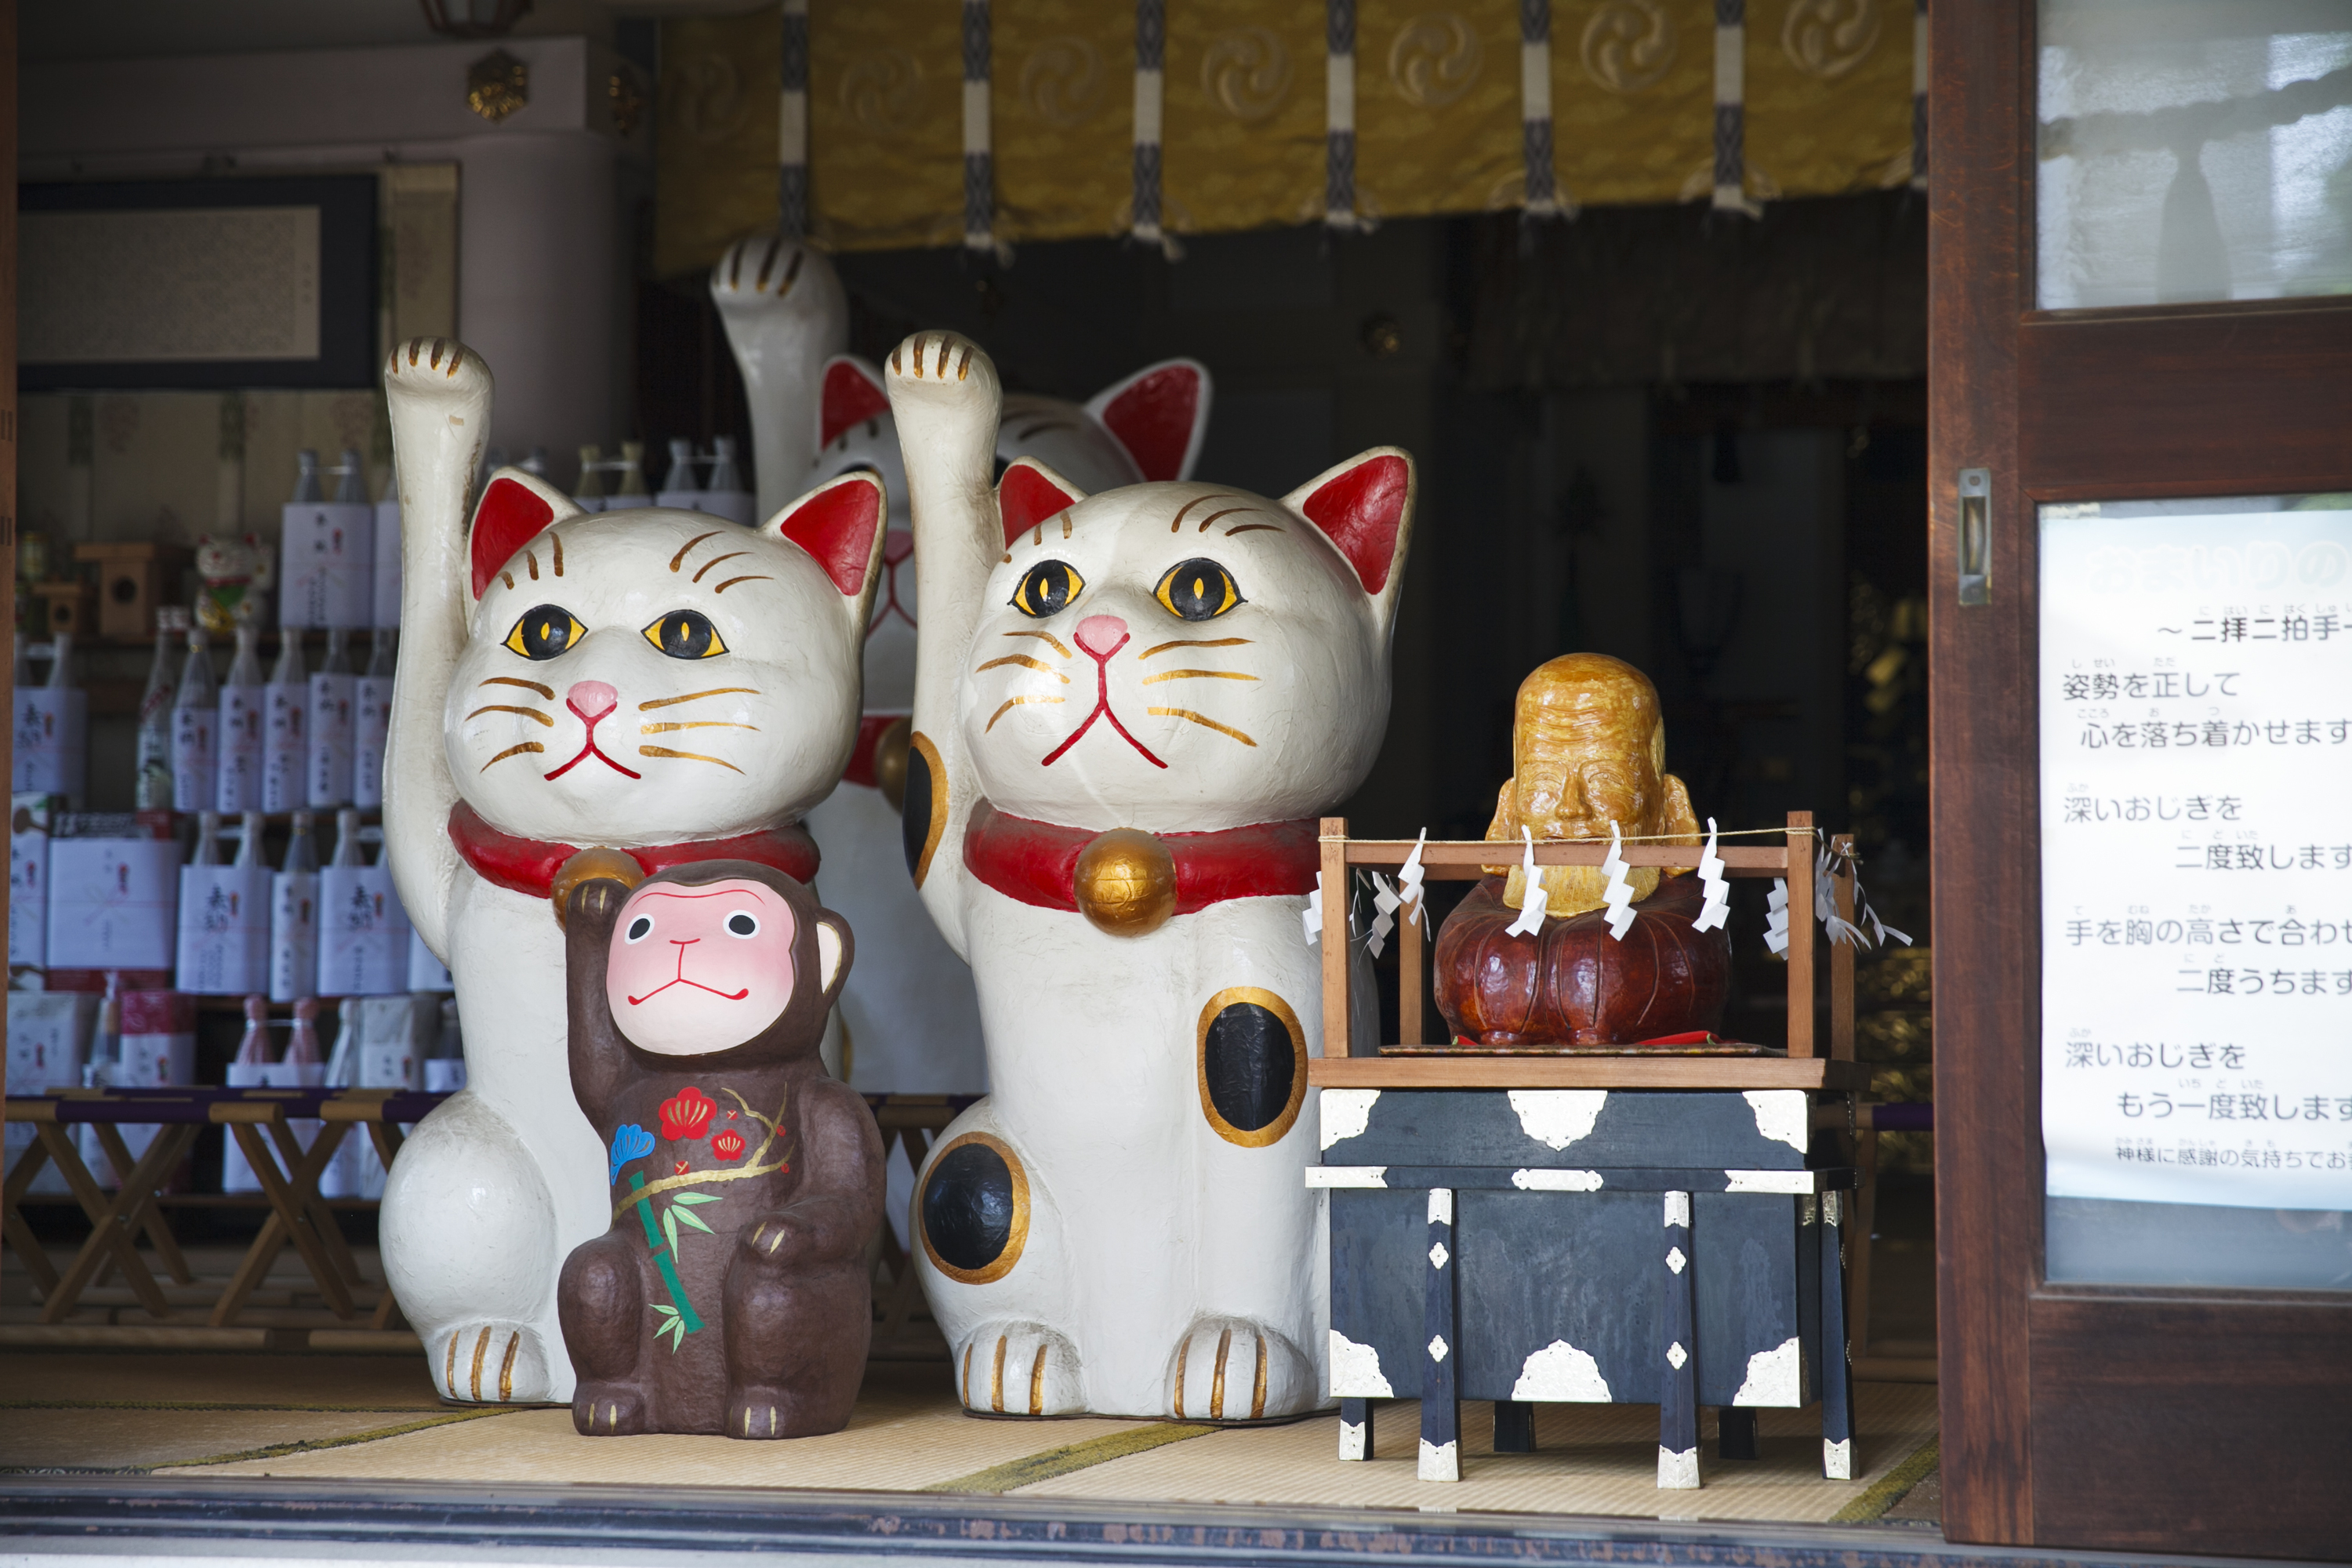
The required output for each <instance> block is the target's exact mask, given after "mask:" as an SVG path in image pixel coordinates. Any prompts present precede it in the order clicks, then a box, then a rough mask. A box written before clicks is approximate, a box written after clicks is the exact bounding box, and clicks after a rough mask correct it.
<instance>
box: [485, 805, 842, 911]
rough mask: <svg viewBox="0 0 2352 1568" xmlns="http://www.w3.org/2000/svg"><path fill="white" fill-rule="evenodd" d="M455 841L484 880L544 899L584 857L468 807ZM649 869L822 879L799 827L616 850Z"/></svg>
mask: <svg viewBox="0 0 2352 1568" xmlns="http://www.w3.org/2000/svg"><path fill="white" fill-rule="evenodd" d="M449 841H450V842H451V843H453V844H455V845H456V846H457V853H458V854H460V855H463V856H464V857H465V858H466V864H467V865H468V866H471V867H472V868H474V869H475V870H476V871H477V872H478V873H479V874H480V876H481V878H482V879H483V880H484V881H487V882H494V883H496V884H497V885H498V886H499V887H501V888H505V889H509V890H510V891H513V892H517V893H527V894H529V895H530V897H532V898H535V899H544V898H546V897H547V896H548V891H549V889H551V888H552V887H554V885H555V874H556V872H558V871H560V870H562V868H563V863H564V862H565V861H566V860H569V859H571V858H572V857H573V856H574V855H577V854H579V853H580V846H578V845H576V844H551V843H549V842H548V841H547V840H545V839H543V838H520V837H516V836H515V835H514V834H511V833H506V832H501V831H500V830H499V829H498V828H495V827H492V826H490V825H489V824H488V823H487V822H485V821H483V820H482V814H481V813H480V812H478V811H476V810H475V809H474V808H473V807H472V806H470V805H467V804H466V803H465V802H464V801H462V800H461V801H459V802H458V803H457V805H453V806H451V807H450V808H449ZM616 847H618V848H620V849H621V850H623V851H624V852H625V854H627V855H628V856H629V858H632V859H634V860H635V861H636V863H637V864H638V865H640V866H642V867H644V868H645V870H646V876H648V877H650V876H652V875H653V874H654V873H655V872H656V871H664V870H667V869H668V868H670V867H672V866H685V865H688V864H691V863H692V862H694V861H697V860H749V861H751V862H752V863H753V864H755V865H761V866H766V867H769V868H772V869H774V870H778V871H782V873H783V874H784V875H785V876H787V877H791V878H793V879H796V880H798V881H803V882H806V881H809V880H811V879H814V877H815V876H816V863H817V850H816V840H815V839H814V838H811V837H809V836H808V829H806V828H804V827H803V826H801V825H800V824H798V823H796V822H795V823H788V824H786V825H785V826H782V827H771V828H768V829H765V830H764V831H762V832H759V833H746V834H744V835H742V836H741V837H738V838H698V839H693V840H690V841H689V842H688V843H684V844H642V845H641V844H626V845H620V846H616Z"/></svg>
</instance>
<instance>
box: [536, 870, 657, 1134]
mask: <svg viewBox="0 0 2352 1568" xmlns="http://www.w3.org/2000/svg"><path fill="white" fill-rule="evenodd" d="M608 859H613V860H624V859H627V857H625V856H620V855H616V854H615V853H614V851H612V850H607V849H583V850H582V851H581V852H580V853H579V854H577V855H574V856H573V857H572V858H571V859H570V860H568V861H566V862H564V865H563V869H562V870H561V871H559V872H557V873H556V877H555V891H556V895H557V897H559V898H561V899H562V901H563V956H564V975H563V991H564V996H565V1000H566V1005H567V1008H568V1012H569V1020H568V1023H569V1026H568V1028H567V1030H566V1038H567V1039H568V1041H569V1048H570V1051H571V1058H572V1098H573V1099H575V1100H579V1102H580V1109H581V1110H582V1111H583V1113H584V1114H585V1115H586V1116H587V1118H588V1120H589V1121H592V1122H594V1123H596V1124H597V1126H598V1128H599V1131H600V1132H601V1130H602V1128H603V1125H604V1112H605V1110H606V1109H607V1108H608V1107H609V1106H610V1105H611V1104H612V1102H613V1096H614V1093H615V1092H616V1091H617V1090H618V1089H619V1088H620V1086H621V1080H622V1078H623V1076H624V1075H625V1070H626V1068H627V1064H628V1059H629V1047H628V1043H627V1042H626V1041H625V1040H624V1039H623V1038H622V1037H621V1031H620V1029H619V1027H618V1026H615V1025H614V1022H613V1009H612V1006H611V1005H610V1004H609V1003H607V1002H606V1001H605V999H604V968H605V965H606V963H608V962H609V961H610V959H611V955H612V948H613V925H614V921H618V920H619V919H620V915H621V906H622V904H623V903H625V902H626V901H627V900H628V897H629V889H630V888H631V887H633V886H635V883H636V882H639V881H642V880H644V879H645V873H644V872H643V871H642V870H639V869H638V868H637V865H636V863H635V861H634V860H631V861H629V863H628V866H627V868H626V870H625V871H624V870H623V869H622V868H619V867H617V866H614V865H608V864H606V863H605V862H606V861H607V860H608Z"/></svg>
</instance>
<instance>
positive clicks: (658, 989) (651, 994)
mask: <svg viewBox="0 0 2352 1568" xmlns="http://www.w3.org/2000/svg"><path fill="white" fill-rule="evenodd" d="M701 940H702V939H701V938H700V937H697V938H695V939H694V942H700V941H701ZM694 942H672V943H670V945H671V946H672V947H674V948H676V949H677V979H675V980H665V981H663V982H662V983H661V984H659V985H656V986H655V987H654V988H653V989H652V990H650V991H648V992H646V994H644V995H642V996H631V997H630V998H629V1005H630V1006H632V1007H635V1006H640V1005H643V1004H645V1003H647V1002H650V1001H652V1000H653V999H654V998H655V997H656V996H658V995H660V994H662V993H663V992H665V991H667V990H668V989H669V988H670V987H671V986H673V985H691V986H693V987H694V988H695V989H696V990H697V991H708V992H709V993H710V994H712V995H713V996H716V997H718V998H719V1000H720V1001H721V1002H740V1001H741V1000H743V998H744V997H746V996H749V995H750V994H751V987H750V986H749V985H746V986H745V987H743V989H742V990H740V991H738V992H736V993H735V994H733V995H731V996H730V995H729V994H727V993H726V992H724V991H721V990H719V988H718V987H717V986H715V985H705V984H703V983H702V982H701V981H699V980H688V978H687V977H686V950H687V949H688V948H689V947H692V946H693V945H694ZM727 1114H729V1115H730V1116H732V1115H734V1114H735V1113H734V1112H733V1111H731V1110H730V1111H729V1112H728V1113H727Z"/></svg>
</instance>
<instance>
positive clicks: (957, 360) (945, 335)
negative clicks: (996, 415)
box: [884, 332, 996, 404]
mask: <svg viewBox="0 0 2352 1568" xmlns="http://www.w3.org/2000/svg"><path fill="white" fill-rule="evenodd" d="M884 379H885V380H887V382H888V383H889V390H890V395H891V396H892V398H893V399H894V400H895V399H904V398H906V397H908V396H909V395H911V396H913V397H915V398H916V399H918V400H919V401H920V402H924V403H931V404H954V403H961V402H964V401H966V400H968V399H971V398H975V397H979V396H982V395H987V394H991V393H993V392H994V391H995V389H996V366H995V365H994V364H993V363H991V362H990V360H989V357H988V355H987V354H985V353H982V351H981V347H980V345H979V344H978V343H975V342H972V341H971V339H970V338H967V337H965V336H964V335H963V334H962V333H961V332H917V333H916V334H915V335H914V336H912V337H910V338H908V340H907V341H906V342H902V343H900V344H899V345H898V347H897V348H895V349H892V350H891V351H890V363H889V365H888V367H887V370H886V371H885V373H884Z"/></svg>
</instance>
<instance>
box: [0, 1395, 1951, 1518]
mask: <svg viewBox="0 0 2352 1568" xmlns="http://www.w3.org/2000/svg"><path fill="white" fill-rule="evenodd" d="M1854 1403H1855V1424H1856V1434H1857V1435H1856V1437H1855V1442H1854V1455H1855V1463H1856V1468H1857V1471H1858V1475H1857V1478H1856V1479H1854V1480H1853V1481H1825V1480H1823V1479H1822V1476H1821V1428H1820V1416H1819V1413H1818V1412H1817V1411H1763V1412H1759V1452H1760V1455H1761V1457H1760V1458H1759V1459H1757V1460H1754V1461H1724V1460H1718V1459H1716V1458H1713V1453H1714V1447H1715V1444H1714V1430H1713V1425H1714V1424H1713V1421H1712V1419H1711V1416H1710V1417H1709V1418H1707V1419H1706V1420H1705V1421H1704V1423H1703V1431H1704V1432H1705V1435H1706V1442H1705V1446H1704V1448H1703V1450H1702V1452H1703V1455H1704V1456H1705V1457H1704V1458H1703V1461H1702V1463H1703V1474H1704V1477H1705V1480H1706V1485H1705V1486H1704V1487H1703V1488H1702V1489H1699V1490H1697V1491H1695V1492H1693V1491H1681V1492H1662V1491H1660V1490H1658V1489H1657V1488H1656V1485H1655V1481H1656V1476H1657V1432H1658V1427H1657V1411H1656V1408H1655V1407H1654V1406H1650V1405H1613V1406H1612V1405H1538V1407H1537V1411H1536V1440H1537V1452H1535V1453H1533V1454H1499V1455H1498V1454H1496V1453H1495V1452H1494V1451H1493V1441H1492V1435H1493V1418H1492V1413H1491V1410H1490V1407H1488V1406H1486V1405H1481V1404H1475V1403H1474V1404H1465V1405H1464V1407H1463V1456H1464V1458H1463V1479H1462V1480H1461V1481H1459V1482H1457V1483H1450V1484H1449V1483H1438V1482H1424V1481H1422V1480H1419V1479H1416V1477H1415V1474H1414V1471H1415V1463H1414V1455H1415V1453H1416V1450H1417V1447H1418V1439H1419V1431H1418V1423H1419V1419H1420V1406H1419V1405H1416V1404H1414V1403H1412V1402H1411V1401H1392V1402H1390V1403H1387V1404H1384V1405H1381V1406H1379V1407H1378V1413H1377V1415H1376V1426H1375V1436H1374V1450H1375V1453H1376V1455H1377V1456H1378V1457H1377V1458H1374V1459H1373V1460H1371V1461H1370V1462H1369V1463H1363V1464H1353V1463H1343V1462H1342V1461H1341V1460H1340V1459H1339V1457H1338V1448H1339V1423H1338V1420H1337V1418H1336V1417H1334V1416H1328V1415H1325V1416H1318V1417H1316V1418H1314V1419H1311V1420H1307V1421H1302V1422H1297V1423H1295V1424H1292V1425H1289V1426H1258V1427H1234V1428H1226V1429H1222V1430H1220V1429H1213V1428H1209V1427H1204V1426H1197V1425H1195V1426H1183V1425H1174V1424H1167V1423H1154V1422H1138V1421H1110V1420H1097V1419H1091V1418H1089V1419H1082V1420H1071V1421H1003V1420H986V1419H981V1418H977V1417H974V1416H971V1415H966V1414H964V1413H963V1412H962V1411H961V1409H960V1408H959V1407H958V1406H957V1405H956V1403H955V1398H954V1394H953V1391H952V1389H951V1387H950V1384H949V1380H948V1375H947V1372H946V1369H945V1368H944V1367H941V1366H929V1365H908V1364H899V1365H890V1364H877V1365H875V1366H873V1367H871V1368H870V1369H869V1370H868V1372H867V1374H866V1385H865V1389H864V1392H863V1394H861V1396H860V1398H859V1401H858V1405H857V1410H856V1415H855V1416H854V1417H853V1418H852V1420H851V1422H850V1425H849V1427H848V1429H847V1430H845V1431H843V1432H839V1433H835V1434H833V1435H832V1436H824V1437H805V1438H801V1439H798V1440H796V1441H793V1442H782V1443H744V1442H732V1441H730V1440H728V1439H726V1438H723V1437H688V1436H642V1437H583V1436H580V1435H579V1434H578V1433H576V1432H574V1431H573V1430H572V1414H571V1412H570V1411H569V1410H567V1409H550V1408H544V1407H541V1408H535V1409H517V1410H490V1411H484V1410H468V1409H460V1408H456V1407H452V1406H448V1405H442V1404H441V1403H440V1402H438V1401H437V1400H436V1399H435V1398H434V1397H433V1395H432V1393H431V1386H430V1384H428V1383H427V1382H426V1374H425V1366H424V1363H423V1362H422V1361H421V1360H420V1359H417V1358H414V1357H392V1356H352V1357H331V1356H264V1355H249V1356H226V1355H224V1356H205V1355H153V1354H150V1355H99V1354H88V1355H81V1354H74V1355H38V1356H31V1355H17V1356H6V1357H0V1468H13V1469H19V1470H21V1469H28V1468H51V1469H54V1468H71V1469H109V1470H133V1469H147V1468H161V1467H170V1468H172V1470H173V1474H174V1475H175V1476H178V1477H180V1478H183V1479H194V1478H196V1477H209V1476H217V1477H223V1478H227V1477H259V1476H269V1477H278V1478H314V1479H341V1480H388V1481H423V1482H436V1481H450V1482H488V1483H499V1482H587V1483H593V1482H604V1483H623V1484H627V1485H631V1486H638V1487H643V1486H662V1485H691V1486H735V1487H762V1488H787V1489H789V1488H812V1489H834V1488H839V1489H862V1490H877V1491H899V1490H924V1489H931V1490H940V1491H962V1492H988V1493H1013V1494H1014V1495H1019V1496H1024V1497H1054V1498H1071V1499H1087V1500H1098V1501H1135V1502H1153V1503H1163V1502H1168V1503H1208V1504H1248V1503H1270V1504H1287V1505H1300V1506H1326V1507H1342V1508H1347V1507H1370V1508H1400V1509H1428V1508H1453V1509H1463V1510H1498V1511H1507V1512H1531V1513H1554V1514H1613V1515H1620V1516H1633V1517H1649V1518H1658V1517H1661V1516H1663V1517H1666V1518H1671V1519H1720V1520H1758V1521H1762V1520H1777V1521H1788V1522H1822V1521H1832V1520H1847V1521H1853V1520H1864V1519H1875V1518H1878V1517H1880V1516H1882V1515H1884V1514H1885V1512H1886V1510H1887V1508H1888V1506H1889V1505H1890V1504H1892V1503H1895V1501H1896V1500H1898V1499H1899V1498H1901V1497H1902V1495H1903V1494H1904V1492H1905V1491H1906V1490H1908V1489H1910V1488H1911V1486H1912V1484H1913V1483H1914V1482H1916V1480H1917V1479H1919V1478H1920V1477H1921V1476H1923V1475H1925V1474H1927V1472H1928V1470H1929V1468H1930V1467H1932V1465H1933V1462H1934V1457H1935V1456H1934V1448H1933V1442H1934V1438H1935V1434H1936V1391H1935V1389H1934V1388H1933V1387H1932V1386H1927V1385H1920V1384H1861V1385H1859V1387H1858V1388H1857V1390H1856V1395H1855V1401H1854Z"/></svg>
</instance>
